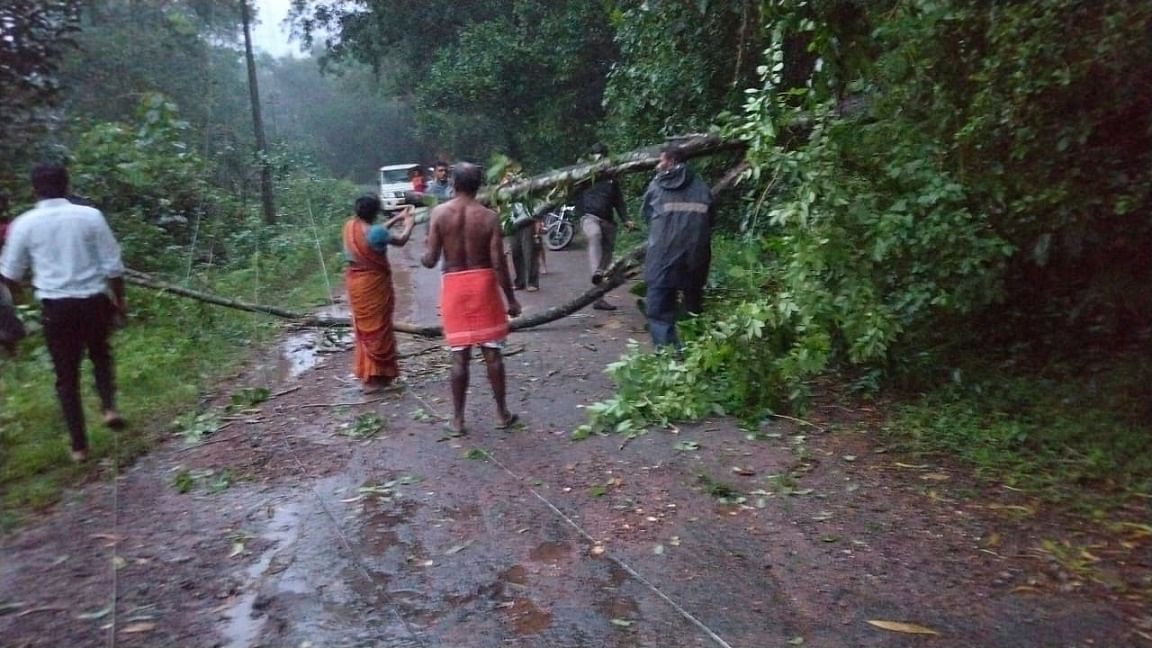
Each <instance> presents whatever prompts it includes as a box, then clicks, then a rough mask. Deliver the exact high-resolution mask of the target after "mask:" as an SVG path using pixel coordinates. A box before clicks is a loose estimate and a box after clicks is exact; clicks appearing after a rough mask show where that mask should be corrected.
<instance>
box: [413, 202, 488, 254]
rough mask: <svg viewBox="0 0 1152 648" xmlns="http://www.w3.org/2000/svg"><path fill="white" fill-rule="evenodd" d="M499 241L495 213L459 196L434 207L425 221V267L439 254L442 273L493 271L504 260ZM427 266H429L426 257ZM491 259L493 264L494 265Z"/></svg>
mask: <svg viewBox="0 0 1152 648" xmlns="http://www.w3.org/2000/svg"><path fill="white" fill-rule="evenodd" d="M503 248H504V244H503V238H502V237H501V236H500V221H499V218H498V217H497V216H496V212H494V211H492V210H491V209H488V208H487V207H485V206H484V205H481V204H480V203H478V202H476V201H475V200H473V199H471V198H469V197H467V196H460V197H457V198H454V199H452V200H449V201H448V202H446V203H444V204H442V205H439V206H437V207H436V208H435V209H433V210H432V215H431V217H430V218H429V220H428V242H427V250H426V252H425V255H424V259H422V260H421V261H422V262H423V263H424V266H425V267H429V268H430V267H432V266H434V265H436V261H437V260H438V258H439V257H440V255H441V254H442V255H443V256H444V268H443V270H444V272H459V271H461V270H475V269H477V268H494V269H496V270H497V271H499V267H498V266H497V265H496V264H497V263H501V262H503V259H504V254H503V251H504V249H503ZM430 256H432V257H434V258H432V259H431V263H429V262H428V261H429V257H430ZM494 260H495V262H494Z"/></svg>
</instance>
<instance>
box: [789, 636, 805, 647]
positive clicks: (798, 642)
mask: <svg viewBox="0 0 1152 648" xmlns="http://www.w3.org/2000/svg"><path fill="white" fill-rule="evenodd" d="M788 645H789V646H803V645H804V637H792V638H791V639H789V640H788Z"/></svg>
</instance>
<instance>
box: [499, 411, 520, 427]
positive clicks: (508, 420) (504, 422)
mask: <svg viewBox="0 0 1152 648" xmlns="http://www.w3.org/2000/svg"><path fill="white" fill-rule="evenodd" d="M519 420H520V416H519V415H517V414H505V415H504V416H502V417H501V418H500V422H499V423H497V424H496V429H497V430H507V429H508V428H510V427H512V426H513V425H516V423H517V422H518V421H519Z"/></svg>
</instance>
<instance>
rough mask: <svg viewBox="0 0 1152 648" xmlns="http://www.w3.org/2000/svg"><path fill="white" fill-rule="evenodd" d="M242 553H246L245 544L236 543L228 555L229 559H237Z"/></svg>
mask: <svg viewBox="0 0 1152 648" xmlns="http://www.w3.org/2000/svg"><path fill="white" fill-rule="evenodd" d="M242 553H244V543H243V542H240V541H236V542H233V543H232V551H231V552H230V553H229V554H228V557H229V558H235V557H236V556H239V555H240V554H242Z"/></svg>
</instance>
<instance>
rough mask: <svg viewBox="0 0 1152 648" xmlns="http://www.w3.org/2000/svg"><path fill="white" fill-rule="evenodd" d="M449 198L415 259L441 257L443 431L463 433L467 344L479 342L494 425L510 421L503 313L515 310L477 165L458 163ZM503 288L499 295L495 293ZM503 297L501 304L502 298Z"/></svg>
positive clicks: (430, 262)
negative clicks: (448, 388)
mask: <svg viewBox="0 0 1152 648" xmlns="http://www.w3.org/2000/svg"><path fill="white" fill-rule="evenodd" d="M452 175H453V180H454V184H455V190H456V194H455V197H454V198H453V199H451V200H449V201H448V202H445V203H441V204H440V205H437V206H436V208H435V209H433V210H432V215H431V217H430V218H429V222H428V239H427V241H426V242H425V248H426V249H425V252H424V256H423V257H421V259H420V262H421V263H422V264H424V267H426V268H432V267H435V266H436V263H437V262H439V261H440V257H441V255H443V257H444V266H443V275H442V277H441V290H440V317H441V320H442V321H443V325H444V337H445V339H446V341H447V343H448V347H449V348H450V349H451V350H452V423H451V426H450V428H449V432H450V433H451V434H454V435H461V434H464V432H465V428H464V399H465V396H466V394H467V390H468V366H469V364H470V363H471V360H472V347H473V346H479V347H480V353H481V354H483V356H484V363H485V364H486V365H487V367H488V382H490V383H491V384H492V395H493V396H494V397H495V399H496V414H497V417H498V421H499V423H498V425H497V426H496V428H497V429H505V428H508V427H509V426H511V425H512V424H513V423H515V422H516V418H517V417H516V415H515V414H512V413H511V412H509V411H508V406H507V405H506V403H505V399H504V392H505V385H504V357H503V355H502V353H501V348H502V347H503V346H504V340H505V338H507V337H508V316H511V317H516V316H517V315H519V314H520V304H519V303H518V302H517V301H516V296H515V293H513V292H512V279H511V277H509V275H508V266H507V264H506V263H505V261H504V240H503V237H502V236H501V233H500V222H499V218H498V217H497V216H496V212H494V211H492V210H491V209H488V208H487V207H485V206H484V205H482V204H480V203H479V202H477V201H476V192H477V191H479V190H480V177H481V176H480V168H479V167H477V166H476V165H473V164H467V163H462V164H459V165H457V166H456V168H455V169H454V170H453V174H452ZM501 292H503V297H504V299H501V295H500V293H501ZM505 300H507V303H508V305H507V307H505V306H504V301H505Z"/></svg>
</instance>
